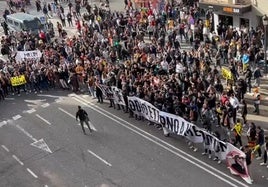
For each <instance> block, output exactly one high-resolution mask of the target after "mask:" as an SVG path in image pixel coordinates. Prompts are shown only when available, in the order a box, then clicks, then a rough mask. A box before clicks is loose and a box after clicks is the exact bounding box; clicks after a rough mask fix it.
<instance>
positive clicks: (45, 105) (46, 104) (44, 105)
mask: <svg viewBox="0 0 268 187" xmlns="http://www.w3.org/2000/svg"><path fill="white" fill-rule="evenodd" d="M41 106H42V107H43V108H46V107H48V106H49V103H45V104H42V105H41Z"/></svg>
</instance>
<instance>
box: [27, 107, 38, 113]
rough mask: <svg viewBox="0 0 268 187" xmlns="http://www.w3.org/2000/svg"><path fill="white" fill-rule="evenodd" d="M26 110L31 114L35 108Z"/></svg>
mask: <svg viewBox="0 0 268 187" xmlns="http://www.w3.org/2000/svg"><path fill="white" fill-rule="evenodd" d="M26 112H27V113H29V114H31V113H34V112H36V110H35V109H34V108H32V109H30V110H27V111H26Z"/></svg>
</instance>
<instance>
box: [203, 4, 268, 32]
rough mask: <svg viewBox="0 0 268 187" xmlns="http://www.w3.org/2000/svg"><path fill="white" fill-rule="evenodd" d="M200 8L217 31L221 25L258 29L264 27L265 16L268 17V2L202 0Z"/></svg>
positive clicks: (212, 27)
mask: <svg viewBox="0 0 268 187" xmlns="http://www.w3.org/2000/svg"><path fill="white" fill-rule="evenodd" d="M199 7H200V8H201V9H202V10H203V11H205V12H206V19H207V20H209V22H210V23H211V25H210V27H211V29H212V30H215V31H217V25H219V24H224V25H226V26H232V27H233V28H245V27H247V28H250V27H253V28H256V27H257V26H261V25H262V17H263V15H264V14H267V15H268V0H200V1H199Z"/></svg>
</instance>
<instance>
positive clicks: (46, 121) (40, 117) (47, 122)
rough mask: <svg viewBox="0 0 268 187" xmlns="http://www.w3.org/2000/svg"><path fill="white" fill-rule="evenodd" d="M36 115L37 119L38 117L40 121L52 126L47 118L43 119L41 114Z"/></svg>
mask: <svg viewBox="0 0 268 187" xmlns="http://www.w3.org/2000/svg"><path fill="white" fill-rule="evenodd" d="M35 115H36V117H38V118H39V119H41V120H43V121H44V122H45V123H46V124H48V125H51V123H50V122H49V121H48V120H46V119H45V118H43V117H42V116H40V115H39V114H35Z"/></svg>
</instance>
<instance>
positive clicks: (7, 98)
mask: <svg viewBox="0 0 268 187" xmlns="http://www.w3.org/2000/svg"><path fill="white" fill-rule="evenodd" d="M5 100H12V101H13V100H15V98H13V97H6V98H5Z"/></svg>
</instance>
